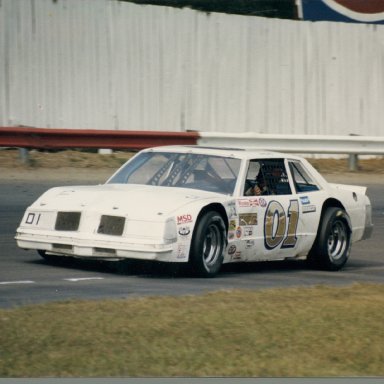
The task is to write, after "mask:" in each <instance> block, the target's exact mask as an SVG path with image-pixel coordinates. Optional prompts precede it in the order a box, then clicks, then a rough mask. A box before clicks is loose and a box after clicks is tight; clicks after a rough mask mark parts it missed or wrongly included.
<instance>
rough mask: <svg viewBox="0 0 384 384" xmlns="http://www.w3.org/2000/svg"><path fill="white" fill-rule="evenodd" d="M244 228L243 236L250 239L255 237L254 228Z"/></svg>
mask: <svg viewBox="0 0 384 384" xmlns="http://www.w3.org/2000/svg"><path fill="white" fill-rule="evenodd" d="M242 228H243V236H244V237H250V236H252V235H253V227H251V226H247V227H242Z"/></svg>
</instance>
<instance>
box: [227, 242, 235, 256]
mask: <svg viewBox="0 0 384 384" xmlns="http://www.w3.org/2000/svg"><path fill="white" fill-rule="evenodd" d="M235 252H236V245H233V244H232V245H231V246H230V247H229V248H228V255H234V254H235Z"/></svg>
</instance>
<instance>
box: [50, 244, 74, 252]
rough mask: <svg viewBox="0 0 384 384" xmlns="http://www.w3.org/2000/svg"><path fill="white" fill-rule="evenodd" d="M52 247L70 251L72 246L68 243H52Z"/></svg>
mask: <svg viewBox="0 0 384 384" xmlns="http://www.w3.org/2000/svg"><path fill="white" fill-rule="evenodd" d="M52 249H54V250H60V249H61V250H63V251H71V250H72V249H73V246H72V245H70V244H52Z"/></svg>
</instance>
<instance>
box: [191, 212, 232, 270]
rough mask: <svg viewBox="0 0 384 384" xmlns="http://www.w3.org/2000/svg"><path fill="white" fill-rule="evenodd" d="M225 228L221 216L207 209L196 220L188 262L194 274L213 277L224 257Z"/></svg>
mask: <svg viewBox="0 0 384 384" xmlns="http://www.w3.org/2000/svg"><path fill="white" fill-rule="evenodd" d="M226 242H227V230H226V226H225V223H224V220H223V218H222V216H221V215H220V214H219V213H218V212H216V211H208V212H206V213H205V214H203V216H202V217H201V218H200V219H199V220H198V222H197V224H196V227H195V230H194V232H193V236H192V242H191V250H190V253H189V264H190V267H191V269H192V272H193V274H194V275H197V276H199V277H214V276H216V275H217V273H218V272H219V270H220V268H221V265H222V264H223V259H224V250H225V247H226Z"/></svg>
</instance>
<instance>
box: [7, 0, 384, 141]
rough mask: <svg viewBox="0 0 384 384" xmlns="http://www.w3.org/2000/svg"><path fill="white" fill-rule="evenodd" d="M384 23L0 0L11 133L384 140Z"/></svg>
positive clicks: (63, 0) (88, 0)
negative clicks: (21, 128) (26, 129)
mask: <svg viewBox="0 0 384 384" xmlns="http://www.w3.org/2000/svg"><path fill="white" fill-rule="evenodd" d="M383 121H384V26H380V25H363V24H349V23H348V24H347V23H329V22H318V23H311V22H302V21H290V20H279V19H266V18H260V17H248V16H237V15H225V14H219V13H211V14H204V13H201V12H197V11H193V10H190V9H181V10H180V9H175V8H167V7H156V6H140V5H135V4H130V3H125V2H118V1H114V0H58V1H56V2H54V1H53V0H0V126H9V125H26V126H35V127H51V128H79V129H80V128H89V129H120V130H159V131H184V130H198V131H219V132H247V131H250V132H262V133H289V132H291V133H295V134H329V135H333V134H335V135H336V134H337V135H347V134H360V135H380V136H383V135H384V128H383V126H382V122H383Z"/></svg>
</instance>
